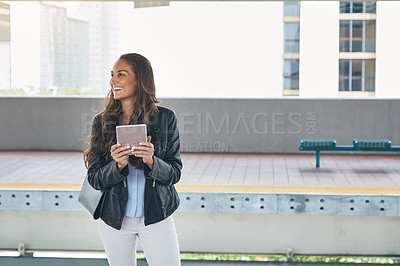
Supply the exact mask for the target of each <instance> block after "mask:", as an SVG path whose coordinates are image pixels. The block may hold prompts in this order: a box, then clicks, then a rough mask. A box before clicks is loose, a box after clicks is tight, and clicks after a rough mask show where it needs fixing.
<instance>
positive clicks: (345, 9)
mask: <svg viewBox="0 0 400 266" xmlns="http://www.w3.org/2000/svg"><path fill="white" fill-rule="evenodd" d="M340 13H350V2H340Z"/></svg>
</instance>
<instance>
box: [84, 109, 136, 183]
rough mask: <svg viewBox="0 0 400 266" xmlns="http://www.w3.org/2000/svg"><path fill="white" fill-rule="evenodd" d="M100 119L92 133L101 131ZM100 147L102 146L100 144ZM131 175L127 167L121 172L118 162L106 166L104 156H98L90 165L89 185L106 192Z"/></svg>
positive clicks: (93, 126) (88, 173)
mask: <svg viewBox="0 0 400 266" xmlns="http://www.w3.org/2000/svg"><path fill="white" fill-rule="evenodd" d="M99 124H100V119H99V118H98V117H97V116H96V117H95V118H94V119H93V123H92V132H94V130H96V129H97V130H98V129H99V126H100V125H99ZM97 141H100V140H97ZM99 145H100V144H99ZM128 174H129V168H128V166H126V167H125V168H124V169H122V171H121V172H119V171H118V169H117V162H116V161H114V160H111V162H109V163H107V164H105V157H104V155H103V154H98V155H97V157H95V159H94V160H93V162H91V164H90V165H89V168H88V171H87V175H88V181H89V184H90V185H91V186H92V187H93V188H95V189H98V190H100V189H101V190H104V189H106V188H108V187H111V186H113V185H115V184H117V183H119V182H121V181H123V180H124V178H126V177H127V176H128Z"/></svg>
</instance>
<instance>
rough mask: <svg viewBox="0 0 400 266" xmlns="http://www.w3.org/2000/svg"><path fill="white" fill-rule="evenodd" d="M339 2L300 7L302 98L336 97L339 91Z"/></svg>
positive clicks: (302, 4)
mask: <svg viewBox="0 0 400 266" xmlns="http://www.w3.org/2000/svg"><path fill="white" fill-rule="evenodd" d="M338 58H339V2H338V1H302V2H301V8H300V80H299V82H300V85H299V95H300V97H337V96H338V91H339V85H338V84H339V59H338Z"/></svg>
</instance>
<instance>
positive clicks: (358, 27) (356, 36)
mask: <svg viewBox="0 0 400 266" xmlns="http://www.w3.org/2000/svg"><path fill="white" fill-rule="evenodd" d="M351 22H352V24H353V27H352V32H353V36H352V43H351V49H350V52H363V46H362V44H363V21H362V20H353V21H351Z"/></svg>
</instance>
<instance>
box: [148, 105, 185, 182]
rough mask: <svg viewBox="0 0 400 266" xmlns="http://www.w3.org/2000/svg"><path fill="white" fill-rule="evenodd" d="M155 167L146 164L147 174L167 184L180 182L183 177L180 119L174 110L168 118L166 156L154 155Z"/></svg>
mask: <svg viewBox="0 0 400 266" xmlns="http://www.w3.org/2000/svg"><path fill="white" fill-rule="evenodd" d="M153 160H154V163H153V169H152V170H151V171H150V168H149V167H148V166H147V165H146V164H145V175H146V176H148V177H151V178H153V179H155V180H156V181H159V182H161V183H163V184H166V185H173V184H176V183H178V181H179V180H180V178H181V170H182V161H181V155H180V139H179V129H178V121H177V118H176V115H175V113H174V112H171V115H170V116H169V118H168V125H167V145H166V151H165V156H164V158H159V157H157V156H153Z"/></svg>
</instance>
